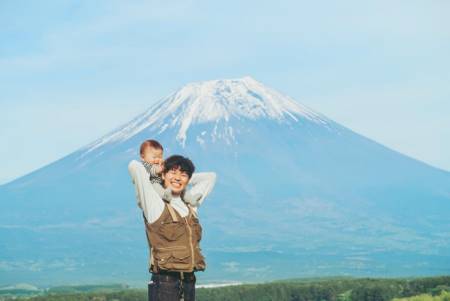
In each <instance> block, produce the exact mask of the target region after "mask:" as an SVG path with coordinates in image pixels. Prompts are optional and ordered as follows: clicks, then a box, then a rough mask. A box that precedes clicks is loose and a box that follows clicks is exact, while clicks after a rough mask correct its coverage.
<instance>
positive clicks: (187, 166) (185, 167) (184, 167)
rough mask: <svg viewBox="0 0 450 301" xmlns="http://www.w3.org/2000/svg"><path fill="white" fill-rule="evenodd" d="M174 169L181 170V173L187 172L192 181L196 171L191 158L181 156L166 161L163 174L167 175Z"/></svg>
mask: <svg viewBox="0 0 450 301" xmlns="http://www.w3.org/2000/svg"><path fill="white" fill-rule="evenodd" d="M172 169H175V170H176V169H180V170H181V171H184V172H186V173H187V174H188V176H189V179H190V178H191V177H192V174H193V173H194V171H195V166H194V163H192V161H191V160H189V158H186V157H183V156H180V155H173V156H170V157H168V158H167V159H166V160H164V170H163V173H164V174H165V173H167V172H168V171H169V170H172Z"/></svg>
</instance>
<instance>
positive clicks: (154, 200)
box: [128, 160, 216, 223]
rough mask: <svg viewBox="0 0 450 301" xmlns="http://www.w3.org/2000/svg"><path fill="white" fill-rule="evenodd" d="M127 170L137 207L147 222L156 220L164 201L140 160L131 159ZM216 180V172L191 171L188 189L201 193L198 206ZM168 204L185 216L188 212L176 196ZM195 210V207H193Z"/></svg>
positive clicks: (193, 192)
mask: <svg viewBox="0 0 450 301" xmlns="http://www.w3.org/2000/svg"><path fill="white" fill-rule="evenodd" d="M128 172H129V173H130V176H131V179H132V182H133V184H134V187H135V190H136V201H137V205H138V206H139V208H141V209H142V211H143V212H144V215H145V218H146V219H147V221H148V222H149V223H153V222H154V221H156V220H157V219H158V218H159V217H160V216H161V214H162V212H163V211H164V206H165V205H164V201H163V200H162V198H161V197H160V196H159V195H158V193H157V192H156V191H155V189H154V188H153V186H152V184H151V183H150V181H149V178H148V173H147V171H146V170H145V167H144V165H142V163H141V162H139V161H136V160H132V161H131V162H130V163H129V164H128ZM215 182H216V173H214V172H199V173H193V174H192V177H191V179H190V180H189V184H188V185H192V188H190V191H191V193H192V194H195V193H201V194H202V197H201V199H200V200H199V205H198V206H200V205H201V204H202V203H203V200H204V199H205V197H206V196H207V195H208V194H209V193H210V192H211V190H212V188H213V187H214V184H215ZM170 204H171V205H172V207H173V208H174V209H175V210H176V211H178V213H179V214H180V215H181V216H182V217H185V216H187V215H188V214H189V208H188V207H187V205H186V204H185V203H184V202H183V200H182V199H181V198H180V197H179V196H178V197H173V198H172V200H171V202H170ZM193 209H194V210H195V211H196V212H197V207H193Z"/></svg>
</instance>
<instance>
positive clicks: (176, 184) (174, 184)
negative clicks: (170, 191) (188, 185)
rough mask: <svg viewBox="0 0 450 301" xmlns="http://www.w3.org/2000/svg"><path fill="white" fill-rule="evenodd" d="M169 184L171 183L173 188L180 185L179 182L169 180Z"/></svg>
mask: <svg viewBox="0 0 450 301" xmlns="http://www.w3.org/2000/svg"><path fill="white" fill-rule="evenodd" d="M170 184H171V185H172V186H173V187H175V188H180V187H181V184H180V183H177V182H170Z"/></svg>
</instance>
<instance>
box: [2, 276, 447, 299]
mask: <svg viewBox="0 0 450 301" xmlns="http://www.w3.org/2000/svg"><path fill="white" fill-rule="evenodd" d="M0 294H1V295H0V300H30V301H41V300H42V301H43V300H49V301H61V300H66V301H71V300H77V301H88V300H89V301H145V300H147V291H146V290H145V289H133V288H129V287H128V286H127V285H121V284H114V285H83V286H60V287H54V288H50V289H45V290H42V291H33V292H24V291H23V290H21V291H20V290H19V291H14V290H11V289H10V290H5V289H2V290H0ZM196 294H197V300H198V301H206V300H208V301H219V300H220V301H225V300H227V301H228V300H229V301H241V300H242V301H243V300H245V301H269V300H274V301H326V300H333V301H385V300H386V301H387V300H393V301H442V300H445V301H450V276H436V277H421V278H353V277H328V278H308V279H289V280H281V281H273V282H267V283H261V284H242V285H235V286H227V287H218V288H197V290H196Z"/></svg>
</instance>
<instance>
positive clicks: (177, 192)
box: [170, 187, 183, 196]
mask: <svg viewBox="0 0 450 301" xmlns="http://www.w3.org/2000/svg"><path fill="white" fill-rule="evenodd" d="M170 190H172V195H174V196H179V195H180V194H181V192H182V191H183V189H178V188H177V189H175V188H173V187H170Z"/></svg>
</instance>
